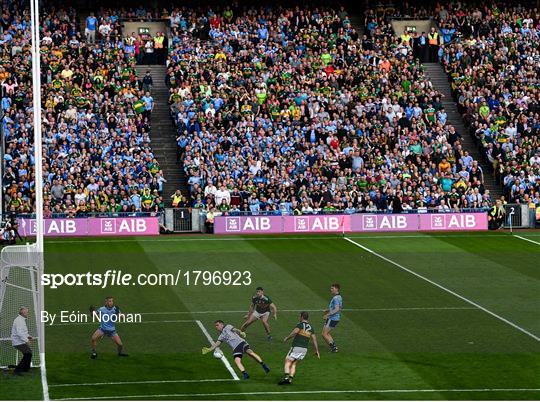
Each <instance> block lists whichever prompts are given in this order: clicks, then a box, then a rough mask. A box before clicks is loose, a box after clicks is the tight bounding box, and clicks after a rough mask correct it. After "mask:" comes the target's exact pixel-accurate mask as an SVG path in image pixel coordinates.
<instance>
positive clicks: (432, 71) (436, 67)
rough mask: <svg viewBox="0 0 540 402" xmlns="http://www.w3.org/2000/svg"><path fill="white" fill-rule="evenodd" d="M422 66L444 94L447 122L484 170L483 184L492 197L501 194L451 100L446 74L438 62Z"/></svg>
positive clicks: (443, 102)
mask: <svg viewBox="0 0 540 402" xmlns="http://www.w3.org/2000/svg"><path fill="white" fill-rule="evenodd" d="M424 68H425V70H424V71H425V74H426V75H427V77H428V78H429V80H430V81H431V83H432V85H433V88H434V89H436V90H437V91H438V92H440V93H441V94H443V95H444V98H443V100H442V104H443V107H444V108H445V110H446V113H447V115H448V122H449V123H450V124H452V125H453V126H454V127H455V129H456V130H457V132H458V133H460V134H461V135H462V144H463V148H464V149H466V150H467V151H468V152H469V154H470V155H471V156H472V157H473V158H474V159H475V160H477V161H478V163H479V164H480V166H481V167H482V170H483V172H484V186H485V187H486V189H488V190H489V191H490V193H491V197H492V199H495V198H498V197H500V196H501V195H502V189H501V186H500V185H499V184H498V183H497V181H496V180H495V177H494V176H493V174H492V173H490V167H489V166H488V165H487V164H486V163H485V160H484V157H483V155H481V153H480V151H479V149H478V147H477V145H476V143H475V142H474V139H473V137H472V136H471V135H470V133H469V129H468V128H467V127H466V126H465V123H464V121H463V118H462V116H461V114H460V113H459V111H458V108H457V104H456V103H455V102H454V100H453V97H452V90H451V87H450V83H449V81H448V76H447V75H446V73H445V72H444V70H443V68H442V67H441V65H440V64H438V63H426V64H424Z"/></svg>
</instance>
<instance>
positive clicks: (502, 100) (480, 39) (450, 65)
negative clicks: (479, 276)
mask: <svg viewBox="0 0 540 402" xmlns="http://www.w3.org/2000/svg"><path fill="white" fill-rule="evenodd" d="M444 16H445V18H439V20H440V21H439V22H440V25H441V26H443V27H453V28H455V29H456V34H457V35H459V38H460V39H459V40H457V41H454V42H452V43H448V44H445V45H444V46H443V47H442V49H441V62H442V64H443V65H444V67H445V69H446V71H447V73H448V74H449V76H450V77H451V82H452V89H453V91H454V94H455V97H456V100H457V102H458V105H459V108H460V111H461V113H462V114H463V115H464V117H465V120H466V122H467V124H468V126H469V127H470V130H471V134H472V135H473V136H474V138H475V139H476V141H477V143H478V145H479V147H480V149H481V150H482V153H483V155H484V156H485V158H486V161H487V162H488V163H489V164H490V166H492V167H493V171H494V173H495V174H496V176H497V177H498V179H499V180H500V182H501V185H502V186H503V188H504V194H505V198H506V200H507V201H508V202H510V203H521V204H528V205H530V206H531V207H533V206H535V207H539V206H540V137H539V130H540V105H539V103H540V11H539V10H538V9H533V8H524V7H521V6H515V5H513V4H512V2H509V3H508V2H506V3H498V4H496V5H489V6H487V5H484V6H482V7H478V8H476V7H475V8H470V9H463V7H462V8H460V9H454V8H453V7H452V6H449V10H448V11H447V12H446V13H445V15H444Z"/></svg>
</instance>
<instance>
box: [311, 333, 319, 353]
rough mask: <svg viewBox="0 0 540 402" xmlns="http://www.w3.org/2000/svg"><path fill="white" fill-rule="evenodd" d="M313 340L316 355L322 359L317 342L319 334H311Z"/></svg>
mask: <svg viewBox="0 0 540 402" xmlns="http://www.w3.org/2000/svg"><path fill="white" fill-rule="evenodd" d="M311 341H312V342H313V346H314V347H315V356H317V357H318V358H319V359H320V358H321V354H320V352H319V344H318V343H317V336H316V335H315V334H311Z"/></svg>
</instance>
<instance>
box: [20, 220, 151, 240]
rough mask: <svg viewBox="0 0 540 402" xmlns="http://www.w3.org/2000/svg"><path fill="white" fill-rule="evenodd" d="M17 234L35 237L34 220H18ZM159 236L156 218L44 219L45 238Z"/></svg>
mask: <svg viewBox="0 0 540 402" xmlns="http://www.w3.org/2000/svg"><path fill="white" fill-rule="evenodd" d="M19 233H20V234H21V235H22V236H35V234H36V220H35V219H26V218H20V219H19ZM158 234H159V221H158V218H157V217H127V218H76V219H45V233H44V235H45V236H48V237H69V236H150V235H158Z"/></svg>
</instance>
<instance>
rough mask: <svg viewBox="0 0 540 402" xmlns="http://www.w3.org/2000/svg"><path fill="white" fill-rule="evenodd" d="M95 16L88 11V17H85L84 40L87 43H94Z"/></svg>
mask: <svg viewBox="0 0 540 402" xmlns="http://www.w3.org/2000/svg"><path fill="white" fill-rule="evenodd" d="M97 22H98V21H97V18H96V17H95V16H94V13H93V12H92V13H90V15H89V16H88V17H86V29H85V31H84V32H85V34H86V42H87V43H95V42H96V28H97Z"/></svg>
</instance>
